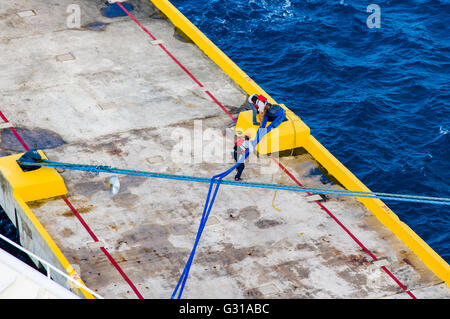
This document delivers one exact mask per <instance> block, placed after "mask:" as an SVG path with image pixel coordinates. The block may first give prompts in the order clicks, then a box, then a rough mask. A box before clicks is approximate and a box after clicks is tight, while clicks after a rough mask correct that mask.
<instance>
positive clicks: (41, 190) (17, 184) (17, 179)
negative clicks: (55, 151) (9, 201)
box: [0, 151, 67, 202]
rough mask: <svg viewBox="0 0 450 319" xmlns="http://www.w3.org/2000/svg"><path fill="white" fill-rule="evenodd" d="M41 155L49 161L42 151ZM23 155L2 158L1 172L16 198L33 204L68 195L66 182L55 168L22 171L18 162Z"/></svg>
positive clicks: (0, 160) (0, 158)
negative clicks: (33, 202) (41, 200)
mask: <svg viewBox="0 0 450 319" xmlns="http://www.w3.org/2000/svg"><path fill="white" fill-rule="evenodd" d="M39 154H41V156H42V158H43V159H47V157H46V156H45V154H44V153H43V152H42V151H39ZM22 155H23V153H22V154H16V155H11V156H5V157H0V170H1V171H2V173H3V175H4V176H5V177H6V179H7V180H8V181H9V183H10V184H11V186H12V188H13V190H14V195H15V196H19V197H20V198H22V199H23V201H25V202H31V201H35V200H40V199H46V198H51V197H56V196H61V195H65V194H67V189H66V185H65V184H64V180H63V178H62V177H61V176H60V175H59V174H58V172H57V171H56V170H55V169H54V168H49V167H41V168H39V169H37V170H34V171H30V172H24V171H22V169H21V168H20V166H19V164H17V162H16V161H17V160H18V159H19V158H20V157H21V156H22Z"/></svg>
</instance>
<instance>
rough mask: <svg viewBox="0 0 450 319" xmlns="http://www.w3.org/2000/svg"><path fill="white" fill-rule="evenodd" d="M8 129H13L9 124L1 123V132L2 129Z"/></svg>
mask: <svg viewBox="0 0 450 319" xmlns="http://www.w3.org/2000/svg"><path fill="white" fill-rule="evenodd" d="M10 127H14V125H13V124H12V123H11V122H7V123H1V124H0V130H2V129H4V128H10Z"/></svg>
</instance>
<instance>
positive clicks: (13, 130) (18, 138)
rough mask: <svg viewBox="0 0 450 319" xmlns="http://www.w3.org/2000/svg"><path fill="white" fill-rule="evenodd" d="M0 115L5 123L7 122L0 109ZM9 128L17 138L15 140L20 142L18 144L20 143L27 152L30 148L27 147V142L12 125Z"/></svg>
mask: <svg viewBox="0 0 450 319" xmlns="http://www.w3.org/2000/svg"><path fill="white" fill-rule="evenodd" d="M0 117H1V118H2V120H3V121H4V122H5V123H9V121H8V119H7V118H6V116H5V115H3V113H2V111H0ZM9 129H10V131H11V132H12V133H13V134H14V136H15V137H16V138H17V140H18V141H19V142H20V144H22V146H23V148H24V149H25V150H26V151H27V152H28V151H29V150H30V148H29V147H28V145H27V143H25V141H24V140H23V139H22V137H21V136H20V135H19V133H17V131H16V129H15V128H14V127H10V128H9Z"/></svg>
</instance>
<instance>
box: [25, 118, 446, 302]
mask: <svg viewBox="0 0 450 319" xmlns="http://www.w3.org/2000/svg"><path fill="white" fill-rule="evenodd" d="M283 115H285V113H284V112H283ZM282 120H283V116H279V117H278V118H277V119H276V120H275V121H273V122H272V123H271V124H270V125H269V126H268V127H267V128H265V126H266V123H267V117H266V118H265V119H264V121H263V125H262V127H261V128H260V129H258V131H257V134H256V137H255V139H253V140H252V141H250V147H249V149H251V150H252V151H253V150H254V149H255V148H256V146H257V145H258V143H259V141H260V140H261V139H262V138H263V137H264V136H265V135H266V134H267V133H269V132H270V131H271V130H272V129H273V128H276V127H277V126H278V125H279V124H281V122H282ZM249 149H246V151H245V153H244V155H243V156H241V158H240V159H239V161H237V162H236V164H235V165H233V166H232V167H231V168H229V169H228V170H226V171H224V172H222V173H220V174H217V175H214V176H213V177H212V178H211V179H209V178H202V177H195V176H185V175H174V174H164V173H155V172H146V171H137V170H125V169H118V168H112V167H110V166H104V165H78V164H69V163H61V162H54V161H49V160H42V159H41V160H38V161H33V160H30V159H25V160H19V161H18V162H19V164H20V165H25V166H40V167H53V168H59V169H71V170H79V171H87V172H96V173H97V172H105V173H116V174H123V175H135V176H144V177H154V178H163V179H174V180H184V181H193V182H202V183H209V189H208V194H207V197H206V202H205V206H204V208H203V213H202V218H201V220H200V225H199V228H198V231H197V235H196V238H195V242H194V245H193V248H192V250H191V253H190V254H189V258H188V260H187V262H186V265H185V267H184V269H183V272H182V274H181V276H180V278H179V280H178V283H177V285H176V287H175V289H174V291H173V293H172V296H171V299H173V298H175V296H176V294H177V292H178V296H177V298H178V299H180V298H181V296H182V293H183V290H184V287H185V285H186V281H187V278H188V276H189V271H190V268H191V266H192V262H193V260H194V256H195V252H196V250H197V247H198V244H199V241H200V238H201V235H202V233H203V230H204V228H205V226H206V222H207V221H208V217H209V215H210V212H211V210H212V207H213V205H214V201H215V199H216V196H217V193H218V191H219V187H220V185H221V184H228V185H233V186H243V187H255V188H265V189H281V190H290V191H300V192H309V193H316V194H330V195H341V196H352V197H362V198H378V199H384V200H396V201H407V202H416V203H428V204H438V205H450V198H440V197H427V196H416V195H400V194H389V193H375V192H362V191H351V190H336V189H326V188H320V187H306V186H292V185H281V184H265V183H255V182H235V181H229V180H223V179H224V178H225V177H226V176H228V175H229V174H230V173H231V172H232V171H233V170H235V169H236V168H237V166H238V165H240V164H241V163H243V162H244V161H245V160H246V159H247V158H248V157H249V155H250V150H249ZM214 184H216V185H215V188H214V191H213V187H214ZM211 194H212V196H211ZM178 290H179V291H178Z"/></svg>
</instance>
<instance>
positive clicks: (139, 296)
mask: <svg viewBox="0 0 450 319" xmlns="http://www.w3.org/2000/svg"><path fill="white" fill-rule="evenodd" d="M61 198H62V199H63V200H64V201H65V202H66V204H67V206H69V208H70V210H71V211H72V212H73V214H74V215H75V216H76V217H77V218H78V220H79V221H80V223H81V224H82V225H83V226H84V228H85V229H86V231H87V232H88V233H89V235H91V237H92V239H93V240H94V241H95V242H98V241H99V240H98V238H97V236H95V234H94V232H93V231H92V230H91V228H90V227H89V225H88V224H87V223H86V222H85V221H84V219H83V217H81V215H80V213H79V212H78V211H77V210H76V209H75V207H73V205H72V204H71V203H70V202H69V200H68V199H67V197H66V196H64V195H63V196H61ZM100 249H101V251H102V252H103V253H104V254H105V255H106V257H107V258H108V259H109V261H110V262H111V264H112V265H113V266H114V267H115V268H116V269H117V271H118V272H119V273H120V274H121V275H122V278H123V279H124V280H125V281H126V282H127V283H128V285H129V286H130V287H131V289H133V291H134V292H135V294H136V295H137V296H138V298H139V299H144V298H143V297H142V295H141V294H140V293H139V291H138V290H137V288H136V286H135V285H134V284H133V282H132V281H131V280H130V278H128V276H127V275H126V274H125V273H124V272H123V270H122V268H120V266H119V264H118V263H117V262H116V261H115V260H114V258H113V257H112V256H111V255H110V253H109V252H108V251H107V250H106V248H105V247H100Z"/></svg>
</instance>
